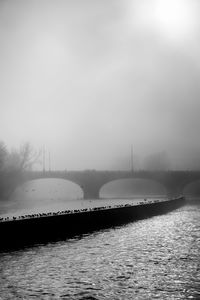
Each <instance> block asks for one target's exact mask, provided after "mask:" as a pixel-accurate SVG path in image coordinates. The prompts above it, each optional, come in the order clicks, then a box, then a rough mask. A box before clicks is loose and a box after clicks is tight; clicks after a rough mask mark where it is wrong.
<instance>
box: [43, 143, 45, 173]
mask: <svg viewBox="0 0 200 300" xmlns="http://www.w3.org/2000/svg"><path fill="white" fill-rule="evenodd" d="M43 172H45V147H44V146H43Z"/></svg>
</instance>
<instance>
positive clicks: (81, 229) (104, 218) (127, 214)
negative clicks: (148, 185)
mask: <svg viewBox="0 0 200 300" xmlns="http://www.w3.org/2000/svg"><path fill="white" fill-rule="evenodd" d="M184 204H185V199H184V198H183V197H180V198H177V199H173V200H168V201H163V202H156V203H150V204H141V205H137V206H128V207H119V208H110V209H102V210H92V211H86V212H77V213H70V214H63V215H62V214H61V215H55V216H47V217H38V218H29V219H28V218H27V219H18V220H15V221H12V220H10V221H5V222H0V234H1V239H0V250H9V249H10V248H20V247H22V246H26V245H32V244H35V243H46V242H49V241H56V240H62V239H66V238H67V237H72V236H74V235H77V234H82V233H87V232H91V231H94V230H99V229H102V228H109V227H112V226H116V225H121V224H124V223H127V222H131V221H134V220H139V219H145V218H148V217H151V216H155V215H159V214H164V213H167V212H169V211H171V210H174V209H176V208H178V207H180V206H182V205H184Z"/></svg>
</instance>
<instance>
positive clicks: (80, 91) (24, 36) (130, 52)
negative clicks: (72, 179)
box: [0, 0, 200, 169]
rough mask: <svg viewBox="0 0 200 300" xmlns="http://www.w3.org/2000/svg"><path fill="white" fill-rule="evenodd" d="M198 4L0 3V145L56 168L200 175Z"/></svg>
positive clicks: (135, 0)
mask: <svg viewBox="0 0 200 300" xmlns="http://www.w3.org/2000/svg"><path fill="white" fill-rule="evenodd" d="M199 114H200V1H199V0H109V1H108V0H84V1H83V0H73V1H72V0H57V1H53V0H48V1H47V0H32V1H31V0H21V1H20V0H0V140H3V141H4V142H5V143H6V144H7V145H8V147H9V148H12V147H18V146H19V145H20V144H21V143H23V142H25V141H29V142H31V144H32V145H33V146H34V147H35V148H36V149H39V148H41V147H42V146H43V145H45V147H46V149H47V151H49V150H50V151H51V160H52V168H53V169H55V168H56V169H65V168H66V169H128V168H129V164H130V157H129V156H130V145H131V144H133V147H134V154H135V158H134V159H135V163H136V160H137V166H138V168H139V167H142V160H143V158H144V157H145V156H147V155H150V154H152V153H154V152H160V151H163V150H165V151H166V152H167V154H168V156H169V158H170V160H171V162H172V166H173V167H174V168H181V167H182V168H193V167H196V166H197V165H198V166H200V139H199V132H200V117H199Z"/></svg>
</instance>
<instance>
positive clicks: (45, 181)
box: [9, 177, 84, 200]
mask: <svg viewBox="0 0 200 300" xmlns="http://www.w3.org/2000/svg"><path fill="white" fill-rule="evenodd" d="M83 194H84V192H83V189H82V187H81V185H79V184H78V183H76V182H74V181H73V180H69V179H67V178H66V179H65V178H57V177H50V178H47V177H45V178H43V177H41V178H40V177H38V178H34V179H33V178H32V179H25V180H23V181H22V182H19V183H18V185H17V186H16V187H15V189H14V190H13V191H12V193H11V194H10V197H9V198H10V199H14V198H17V199H18V198H20V197H24V198H28V199H31V198H34V197H35V199H37V198H41V199H46V198H51V199H55V200H56V199H61V198H63V199H64V198H66V199H77V198H83Z"/></svg>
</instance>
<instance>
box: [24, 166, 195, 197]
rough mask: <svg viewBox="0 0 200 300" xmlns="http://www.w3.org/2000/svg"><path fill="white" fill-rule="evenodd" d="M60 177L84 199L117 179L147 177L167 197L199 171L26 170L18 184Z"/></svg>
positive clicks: (181, 188)
mask: <svg viewBox="0 0 200 300" xmlns="http://www.w3.org/2000/svg"><path fill="white" fill-rule="evenodd" d="M42 178H60V179H65V180H68V181H71V182H73V183H76V184H78V185H79V186H80V187H81V189H82V191H83V198H84V199H99V195H100V189H101V188H102V187H103V186H104V185H105V184H107V183H109V182H111V181H114V180H119V179H130V178H132V179H149V180H153V181H155V182H157V183H159V184H161V185H162V186H163V187H164V188H165V190H166V193H167V195H168V196H169V197H175V196H178V195H181V194H182V193H183V190H184V188H185V187H186V186H187V185H189V184H190V183H193V182H195V181H198V180H200V171H135V172H130V171H96V170H88V171H46V172H44V171H43V172H36V171H32V172H26V173H24V174H23V176H22V177H21V178H20V179H19V182H18V185H20V184H22V183H24V182H26V181H30V180H36V179H42Z"/></svg>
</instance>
